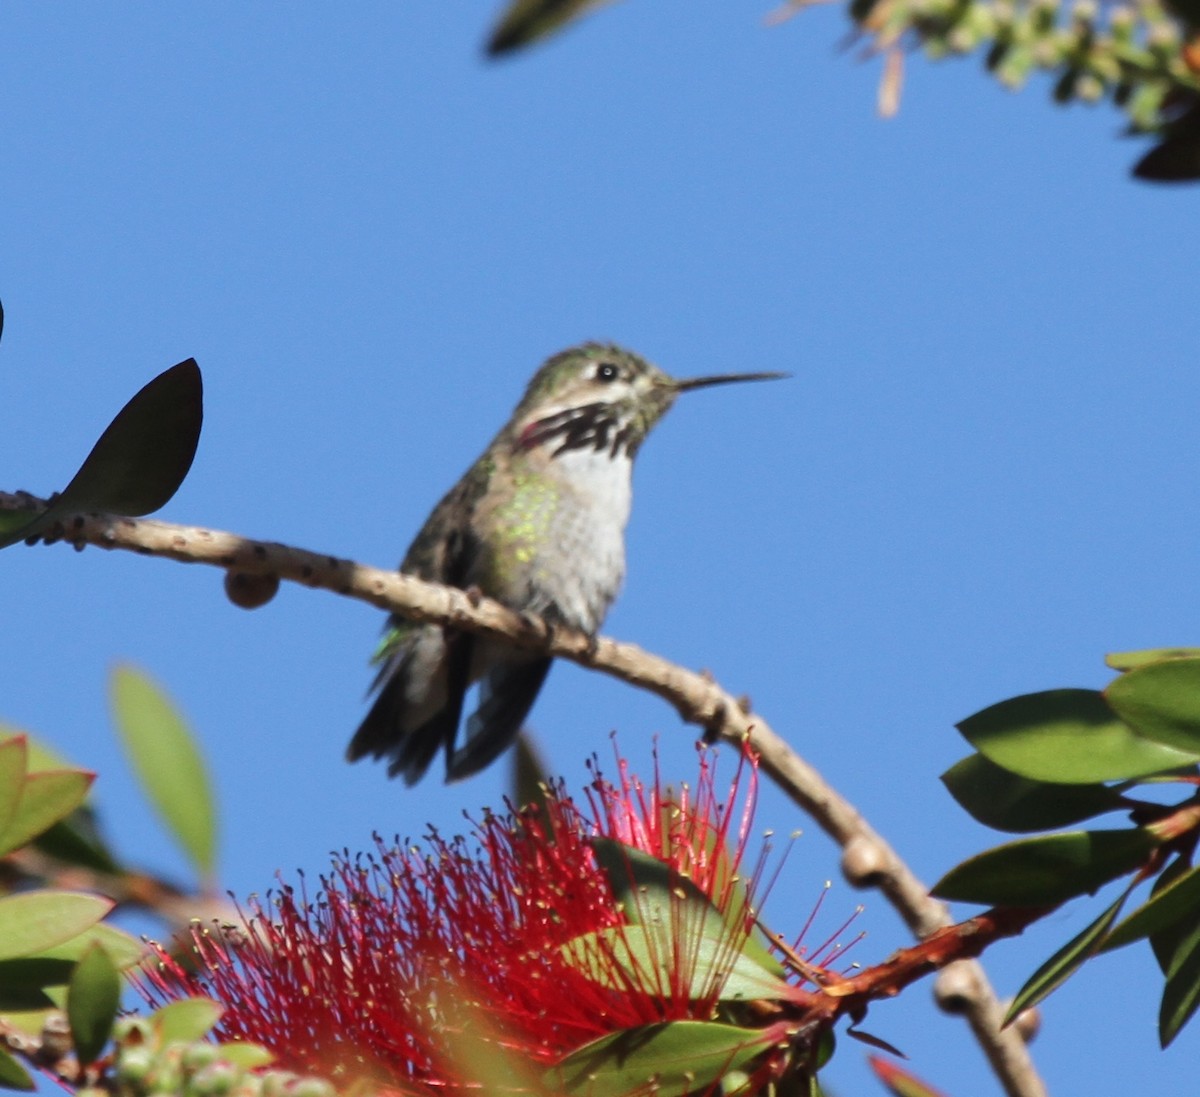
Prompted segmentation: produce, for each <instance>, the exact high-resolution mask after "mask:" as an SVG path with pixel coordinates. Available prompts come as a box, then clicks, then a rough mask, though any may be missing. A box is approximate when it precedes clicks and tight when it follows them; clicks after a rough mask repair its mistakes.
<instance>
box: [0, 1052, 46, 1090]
mask: <svg viewBox="0 0 1200 1097" xmlns="http://www.w3.org/2000/svg"><path fill="white" fill-rule="evenodd" d="M36 1088H37V1087H36V1086H35V1084H34V1081H33V1079H32V1078H31V1077H30V1076H29V1072H28V1071H27V1070H26V1069H25V1068H24V1067H23V1066H21V1064H20V1063H18V1062H17V1061H16V1059H14V1058H13V1057H12V1056H11V1055H10V1054H9V1053H8V1052H7V1051H5V1050H4V1049H3V1048H0V1089H23V1090H31V1089H36Z"/></svg>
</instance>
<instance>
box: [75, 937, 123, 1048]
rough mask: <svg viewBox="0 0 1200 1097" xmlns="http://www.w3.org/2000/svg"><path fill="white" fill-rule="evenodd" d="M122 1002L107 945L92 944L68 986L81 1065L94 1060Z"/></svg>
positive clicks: (115, 972) (76, 967)
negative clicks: (105, 947) (106, 950)
mask: <svg viewBox="0 0 1200 1097" xmlns="http://www.w3.org/2000/svg"><path fill="white" fill-rule="evenodd" d="M120 1004H121V978H120V976H119V975H118V974H117V969H116V966H115V965H114V964H113V962H112V959H111V958H110V957H109V955H108V953H107V952H105V951H104V946H103V945H100V944H92V945H91V946H89V947H88V949H87V951H86V952H84V954H83V956H82V957H81V958H80V961H79V963H78V964H77V965H76V966H75V974H74V975H72V976H71V982H70V985H69V986H68V987H67V1022H68V1024H69V1025H70V1026H71V1040H72V1042H73V1043H74V1045H75V1055H76V1057H77V1058H78V1060H79V1062H80V1064H81V1065H83V1066H86V1065H87V1064H88V1063H94V1062H95V1061H96V1060H97V1059H98V1058H99V1057H100V1055H101V1053H102V1052H103V1051H104V1046H105V1044H107V1043H108V1038H109V1036H110V1035H111V1034H112V1027H113V1022H114V1021H115V1020H116V1017H117V1008H118V1007H119V1006H120Z"/></svg>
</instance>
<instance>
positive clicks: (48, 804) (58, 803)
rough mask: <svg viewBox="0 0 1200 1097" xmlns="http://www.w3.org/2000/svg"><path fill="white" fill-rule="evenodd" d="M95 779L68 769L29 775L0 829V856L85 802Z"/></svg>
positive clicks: (18, 847)
mask: <svg viewBox="0 0 1200 1097" xmlns="http://www.w3.org/2000/svg"><path fill="white" fill-rule="evenodd" d="M2 749H3V747H0V750H2ZM95 777H96V775H95V774H94V773H85V772H83V770H70V769H68V770H44V771H42V772H40V773H31V774H29V775H28V776H27V777H26V778H25V786H24V788H23V789H22V791H21V800H20V803H19V805H18V806H17V811H16V813H15V814H14V815H13V817H12V818H10V820H9V823H8V826H6V827H5V828H4V829H3V830H0V855H3V854H5V853H10V852H11V851H12V850H14V849H20V848H21V847H22V846H24V845H26V844H28V843H29V842H30V841H32V840H33V839H34V838H36V837H38V836H39V835H40V834H42V833H43V832H45V831H46V830H48V829H49V828H50V827H51V826H53V825H54V824H55V823H57V822H59V821H61V820H62V819H65V818H66V817H67V816H68V815H70V814H71V812H73V811H74V810H75V809H76V808H77V807H79V805H80V804H82V803H83V801H84V800H85V799H87V794H88V789H90V788H91V787H92V782H93V781H94V780H95Z"/></svg>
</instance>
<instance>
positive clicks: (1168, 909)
mask: <svg viewBox="0 0 1200 1097" xmlns="http://www.w3.org/2000/svg"><path fill="white" fill-rule="evenodd" d="M1163 875H1164V876H1165V873H1164V874H1163ZM1185 921H1193V922H1200V868H1190V869H1187V870H1186V871H1184V872H1182V873H1180V874H1178V875H1173V877H1172V878H1171V879H1170V880H1169V881H1168V882H1167V883H1165V884H1164V885H1163V886H1162V887H1160V888H1156V889H1155V890H1154V891H1153V892H1152V893H1151V895H1150V898H1149V899H1147V900H1146V902H1144V903H1143V904H1142V905H1141V906H1140V907H1138V908H1137V910H1135V911H1133V912H1132V913H1131V914H1129V915H1128V916H1127V917H1126V918H1125V920H1124V921H1123V922H1121V924H1120V925H1118V926H1117V927H1116V928H1115V929H1114V930H1113V931H1112V932H1111V933H1110V934H1109V935H1108V937H1106V938H1105V941H1104V949H1103V951H1105V952H1107V951H1109V949H1114V948H1120V947H1121V946H1122V945H1127V944H1129V943H1130V942H1132V941H1137V940H1140V939H1141V938H1142V937H1149V936H1150V935H1151V934H1152V933H1159V932H1161V931H1162V930H1165V929H1166V928H1167V927H1169V926H1173V925H1178V924H1181V923H1183V922H1185Z"/></svg>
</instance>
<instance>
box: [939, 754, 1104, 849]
mask: <svg viewBox="0 0 1200 1097" xmlns="http://www.w3.org/2000/svg"><path fill="white" fill-rule="evenodd" d="M942 783H943V784H944V785H945V786H946V788H947V789H949V791H950V795H951V796H953V797H954V799H955V800H957V801H958V803H959V805H960V806H961V807H963V808H964V809H965V810H966V811H967V812H969V813H970V814H971V815H972V816H973V817H974V818H975V819H978V820H979V822H981V823H983V824H984V825H985V826H989V827H994V828H995V829H996V830H1007V831H1015V832H1017V833H1025V832H1029V831H1037V830H1054V829H1056V828H1057V827H1064V826H1069V825H1070V824H1071V823H1080V822H1082V821H1083V820H1084V819H1090V818H1092V817H1093V816H1096V815H1102V814H1104V813H1105V812H1108V811H1116V810H1118V809H1120V807H1121V806H1122V805H1121V796H1120V794H1119V793H1118V792H1116V791H1115V790H1114V789H1111V788H1109V787H1108V786H1107V785H1055V784H1050V783H1049V782H1045V781H1032V780H1030V779H1029V778H1027V777H1018V776H1017V775H1016V774H1015V773H1010V772H1009V771H1008V770H1006V769H1002V768H1001V767H1000V766H998V765H996V763H995V762H992V761H989V760H988V759H987V758H985V757H984V756H983V755H982V754H969V755H967V757H966V758H964V759H962V761H960V762H956V763H955V764H954V765H953V766H951V767H950V768H949V769H948V770H946V772H945V773H943V774H942Z"/></svg>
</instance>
